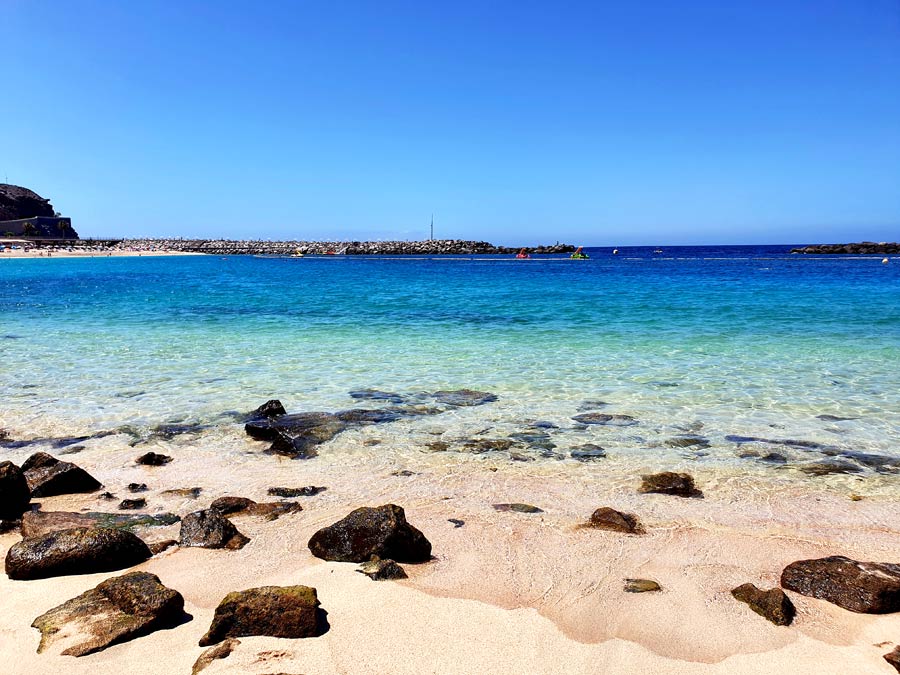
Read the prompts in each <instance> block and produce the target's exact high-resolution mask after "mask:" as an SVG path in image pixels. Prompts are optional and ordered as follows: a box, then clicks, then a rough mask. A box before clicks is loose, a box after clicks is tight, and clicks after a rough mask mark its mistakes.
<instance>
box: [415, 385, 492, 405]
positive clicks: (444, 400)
mask: <svg viewBox="0 0 900 675" xmlns="http://www.w3.org/2000/svg"><path fill="white" fill-rule="evenodd" d="M431 398H433V399H434V400H435V401H436V402H437V403H440V404H442V405H446V406H450V407H451V408H464V407H469V406H475V405H484V404H485V403H493V402H494V401H496V400H497V395H496V394H492V393H490V392H487V391H475V390H474V389H454V390H452V391H447V390H443V391H436V392H434V393H433V394H431Z"/></svg>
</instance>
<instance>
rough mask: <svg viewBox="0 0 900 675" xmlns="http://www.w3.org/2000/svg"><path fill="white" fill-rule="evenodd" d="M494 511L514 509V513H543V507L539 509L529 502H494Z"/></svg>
mask: <svg viewBox="0 0 900 675" xmlns="http://www.w3.org/2000/svg"><path fill="white" fill-rule="evenodd" d="M493 506H494V510H496V511H514V512H515V513H543V512H544V510H543V509H539V508H538V507H536V506H532V505H531V504H518V503H514V504H494V505H493Z"/></svg>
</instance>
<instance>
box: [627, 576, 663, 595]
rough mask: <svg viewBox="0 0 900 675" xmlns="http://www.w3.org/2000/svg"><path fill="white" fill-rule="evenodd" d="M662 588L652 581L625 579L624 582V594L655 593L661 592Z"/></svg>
mask: <svg viewBox="0 0 900 675" xmlns="http://www.w3.org/2000/svg"><path fill="white" fill-rule="evenodd" d="M661 590H662V586H660V585H659V584H658V583H656V582H655V581H653V580H652V579H626V580H625V592H626V593H655V592H656V591H661Z"/></svg>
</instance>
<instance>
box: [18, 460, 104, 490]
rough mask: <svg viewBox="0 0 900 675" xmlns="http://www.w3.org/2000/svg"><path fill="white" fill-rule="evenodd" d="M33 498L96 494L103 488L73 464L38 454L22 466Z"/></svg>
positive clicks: (98, 482)
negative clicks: (86, 493)
mask: <svg viewBox="0 0 900 675" xmlns="http://www.w3.org/2000/svg"><path fill="white" fill-rule="evenodd" d="M22 473H24V474H25V479H26V480H27V481H28V487H29V488H31V496H32V497H53V496H55V495H68V494H75V493H81V492H95V491H96V490H99V489H100V488H101V487H103V486H102V485H101V484H100V481H98V480H97V479H96V478H94V477H93V476H91V475H90V474H89V473H88V472H87V471H85V470H84V469H82V468H81V467H78V466H76V465H74V464H72V463H71V462H61V461H59V460H58V459H56V457H53V456H52V455H48V454H47V453H46V452H36V453H34V454H33V455H32V456H31V457H29V458H28V459H26V460H25V462H24V463H23V464H22Z"/></svg>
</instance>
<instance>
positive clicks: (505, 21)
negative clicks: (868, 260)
mask: <svg viewBox="0 0 900 675" xmlns="http://www.w3.org/2000/svg"><path fill="white" fill-rule="evenodd" d="M0 45H2V69H0V73H2V75H0V82H2V103H0V180H3V179H4V178H5V177H8V181H9V182H11V183H15V184H19V185H24V186H26V187H30V188H32V189H34V190H36V191H37V192H39V193H40V194H42V195H43V196H46V197H50V198H51V199H52V201H53V203H54V206H55V207H56V208H57V209H59V210H60V211H62V212H63V213H64V214H66V215H69V216H71V217H72V218H73V221H74V225H75V227H76V229H77V230H78V231H79V233H80V234H81V235H82V236H154V235H183V236H198V237H212V236H221V237H227V238H251V237H252V238H257V237H258V238H273V239H276V238H277V239H286V238H308V239H324V238H336V239H369V238H371V239H378V238H399V239H420V238H425V237H427V236H428V225H429V220H430V218H431V214H432V212H433V213H434V214H435V216H434V217H435V236H437V237H448V238H449V237H460V238H474V239H485V240H489V241H494V242H496V243H509V244H517V243H523V244H530V243H538V242H553V241H556V240H561V241H567V242H572V243H576V244H586V245H628V244H659V245H664V244H692V243H720V244H721V243H801V242H830V241H856V240H861V239H871V240H876V241H881V240H897V239H900V2H898V1H897V0H844V1H842V2H841V1H831V0H808V1H806V2H801V1H799V0H745V1H743V2H742V1H739V0H736V1H735V2H727V1H723V0H696V1H694V2H691V1H690V0H685V1H684V2H672V1H663V0H659V1H655V2H640V1H635V2H621V1H619V2H602V1H601V0H595V1H593V2H576V1H571V2H552V1H550V0H548V1H546V2H530V1H528V0H517V1H515V2H505V1H486V0H473V1H468V0H454V1H453V2H427V1H426V2H423V1H422V0H410V1H409V2H394V1H392V0H377V1H375V0H372V1H370V2H358V1H343V0H330V1H322V2H319V1H308V2H300V1H295V2H275V1H273V0H264V1H259V2H252V3H251V2H246V1H242V2H230V1H227V0H207V1H205V2H199V1H190V0H168V1H165V2H164V1H162V0H146V1H143V2H137V1H134V2H133V1H131V0H126V1H119V0H117V1H112V0H110V1H99V0H81V1H79V2H74V1H69V0H0Z"/></svg>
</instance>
